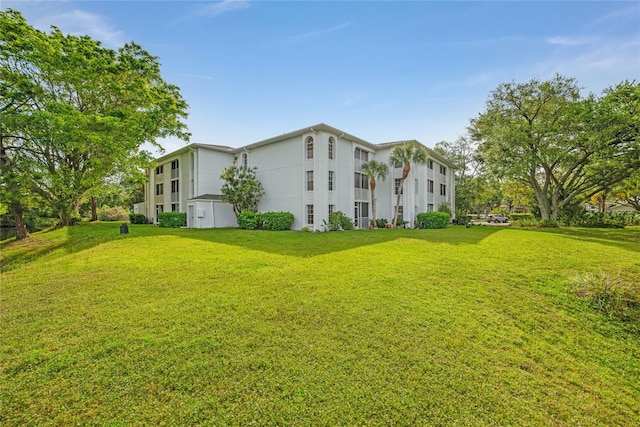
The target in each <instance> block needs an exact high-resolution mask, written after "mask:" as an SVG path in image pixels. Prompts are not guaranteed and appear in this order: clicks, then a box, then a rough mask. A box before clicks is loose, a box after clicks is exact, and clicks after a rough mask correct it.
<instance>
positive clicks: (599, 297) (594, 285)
mask: <svg viewBox="0 0 640 427" xmlns="http://www.w3.org/2000/svg"><path fill="white" fill-rule="evenodd" d="M572 290H573V291H574V292H575V293H576V295H577V296H578V297H579V298H582V299H585V300H587V301H588V302H589V305H591V306H592V307H593V308H595V309H596V310H599V311H602V312H604V313H606V314H608V315H609V316H619V317H623V318H624V317H626V316H631V317H637V318H638V319H640V316H639V314H640V287H639V286H638V283H636V282H634V281H632V280H631V279H627V278H625V277H623V276H621V275H620V274H613V273H610V272H607V271H604V270H600V272H599V273H585V274H582V275H578V276H576V278H575V279H574V281H573V283H572Z"/></svg>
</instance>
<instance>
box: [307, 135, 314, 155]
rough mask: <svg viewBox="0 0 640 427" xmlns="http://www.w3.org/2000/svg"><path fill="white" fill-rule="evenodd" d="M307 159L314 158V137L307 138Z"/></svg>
mask: <svg viewBox="0 0 640 427" xmlns="http://www.w3.org/2000/svg"><path fill="white" fill-rule="evenodd" d="M307 159H313V138H312V137H308V138H307Z"/></svg>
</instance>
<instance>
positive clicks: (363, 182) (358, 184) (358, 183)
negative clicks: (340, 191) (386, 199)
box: [354, 172, 369, 190]
mask: <svg viewBox="0 0 640 427" xmlns="http://www.w3.org/2000/svg"><path fill="white" fill-rule="evenodd" d="M354 181H355V188H360V189H362V190H368V189H369V178H367V176H366V175H365V174H363V173H360V172H355V177H354Z"/></svg>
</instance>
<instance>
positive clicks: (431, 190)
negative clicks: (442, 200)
mask: <svg viewBox="0 0 640 427" xmlns="http://www.w3.org/2000/svg"><path fill="white" fill-rule="evenodd" d="M427 191H428V192H429V193H433V181H432V180H430V179H428V180H427Z"/></svg>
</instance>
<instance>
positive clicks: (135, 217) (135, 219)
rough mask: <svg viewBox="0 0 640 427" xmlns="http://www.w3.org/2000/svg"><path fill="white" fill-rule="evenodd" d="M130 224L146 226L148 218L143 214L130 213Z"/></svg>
mask: <svg viewBox="0 0 640 427" xmlns="http://www.w3.org/2000/svg"><path fill="white" fill-rule="evenodd" d="M129 222H130V223H131V224H146V223H147V218H146V217H145V216H144V215H142V214H137V213H130V214H129Z"/></svg>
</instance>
